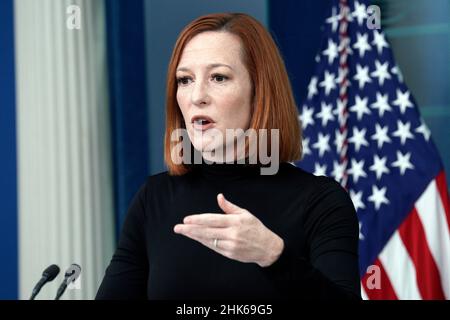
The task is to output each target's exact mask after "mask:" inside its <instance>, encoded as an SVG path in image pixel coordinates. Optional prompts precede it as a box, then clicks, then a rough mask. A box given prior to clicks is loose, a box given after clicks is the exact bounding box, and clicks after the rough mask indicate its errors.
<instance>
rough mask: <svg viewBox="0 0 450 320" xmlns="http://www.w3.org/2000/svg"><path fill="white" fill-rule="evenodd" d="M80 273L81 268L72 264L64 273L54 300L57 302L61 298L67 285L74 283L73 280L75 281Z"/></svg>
mask: <svg viewBox="0 0 450 320" xmlns="http://www.w3.org/2000/svg"><path fill="white" fill-rule="evenodd" d="M80 273H81V267H80V266H79V265H78V264H76V263H72V264H71V265H70V267H69V268H68V269H67V270H66V273H65V274H64V280H63V282H62V283H61V285H60V286H59V288H58V291H57V293H56V297H55V300H59V298H61V296H62V295H63V293H64V291H66V288H67V286H68V285H69V283H71V282H75V280H77V279H78V277H79V276H80Z"/></svg>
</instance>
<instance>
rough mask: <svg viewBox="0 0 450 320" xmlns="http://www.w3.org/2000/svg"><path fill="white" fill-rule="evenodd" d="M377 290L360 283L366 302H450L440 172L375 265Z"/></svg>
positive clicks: (449, 245) (449, 215) (449, 219)
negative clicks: (378, 300) (391, 300)
mask: <svg viewBox="0 0 450 320" xmlns="http://www.w3.org/2000/svg"><path fill="white" fill-rule="evenodd" d="M374 265H376V266H378V267H379V270H380V276H381V281H380V282H381V285H380V288H379V289H370V288H369V287H368V278H369V276H370V275H369V274H366V275H365V276H364V277H363V278H362V280H361V282H362V295H363V298H367V299H427V300H428V299H450V209H449V198H448V192H447V184H446V182H445V173H444V172H443V171H442V172H441V173H440V174H439V175H438V176H437V177H436V178H435V179H434V180H432V181H431V183H430V184H429V185H428V186H427V188H426V189H425V190H424V192H423V193H422V195H421V196H420V197H419V199H418V200H417V201H416V203H415V205H414V208H413V209H412V210H411V212H410V213H409V215H408V216H407V217H406V219H405V220H404V221H403V223H402V224H401V225H400V227H399V228H398V229H397V230H396V232H395V233H394V234H393V235H392V236H391V238H390V240H389V241H388V243H387V244H386V246H385V247H384V248H383V250H382V252H381V253H380V255H379V256H378V259H377V260H376V261H375V262H374Z"/></svg>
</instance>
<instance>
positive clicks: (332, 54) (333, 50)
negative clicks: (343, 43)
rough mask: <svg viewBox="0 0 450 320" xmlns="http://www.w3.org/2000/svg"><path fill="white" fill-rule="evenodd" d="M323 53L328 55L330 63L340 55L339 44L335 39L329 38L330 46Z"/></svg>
mask: <svg viewBox="0 0 450 320" xmlns="http://www.w3.org/2000/svg"><path fill="white" fill-rule="evenodd" d="M322 54H323V55H324V56H327V57H328V64H331V63H332V62H333V61H334V59H336V57H337V56H338V46H337V44H336V43H335V42H334V41H333V40H331V39H328V48H327V49H326V50H324V51H323V52H322Z"/></svg>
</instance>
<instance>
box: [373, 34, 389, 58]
mask: <svg viewBox="0 0 450 320" xmlns="http://www.w3.org/2000/svg"><path fill="white" fill-rule="evenodd" d="M372 44H373V45H375V46H376V47H377V51H378V54H381V53H382V52H383V48H389V46H388V43H387V41H386V38H385V37H384V33H383V32H378V31H377V30H375V31H374V34H373V41H372Z"/></svg>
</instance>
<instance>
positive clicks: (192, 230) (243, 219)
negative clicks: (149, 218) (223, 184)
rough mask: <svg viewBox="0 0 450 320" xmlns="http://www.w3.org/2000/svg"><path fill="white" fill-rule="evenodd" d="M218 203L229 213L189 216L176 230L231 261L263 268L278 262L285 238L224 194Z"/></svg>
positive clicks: (218, 198) (220, 195) (218, 197)
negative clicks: (252, 263) (251, 263)
mask: <svg viewBox="0 0 450 320" xmlns="http://www.w3.org/2000/svg"><path fill="white" fill-rule="evenodd" d="M217 202H218V204H219V207H220V208H221V209H222V210H223V211H224V212H225V214H220V213H200V214H194V215H189V216H186V217H185V218H184V220H183V224H177V225H175V227H174V231H175V232H176V233H179V234H182V235H184V236H186V237H189V238H191V239H194V240H196V241H198V242H200V243H201V244H203V245H205V246H206V247H208V248H210V249H212V250H214V251H216V252H218V253H220V254H222V255H223V256H225V257H228V258H230V259H234V260H237V261H241V262H254V263H257V264H258V265H259V266H261V267H266V266H269V265H271V264H272V263H274V262H275V261H276V260H277V259H278V257H279V256H280V254H281V252H282V251H283V248H284V242H283V239H281V238H280V237H279V236H278V235H276V234H275V233H274V232H272V231H271V230H269V229H268V228H267V227H266V226H265V225H264V224H263V223H262V222H261V221H260V220H259V219H258V218H256V217H255V216H254V215H253V214H251V213H250V212H249V211H248V210H246V209H244V208H240V207H239V206H237V205H235V204H233V203H231V202H230V201H228V200H227V199H225V197H224V196H223V194H222V193H219V194H218V195H217ZM215 239H217V240H215Z"/></svg>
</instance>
